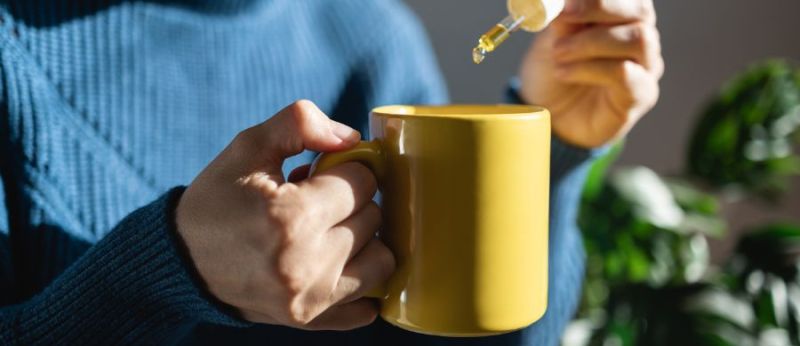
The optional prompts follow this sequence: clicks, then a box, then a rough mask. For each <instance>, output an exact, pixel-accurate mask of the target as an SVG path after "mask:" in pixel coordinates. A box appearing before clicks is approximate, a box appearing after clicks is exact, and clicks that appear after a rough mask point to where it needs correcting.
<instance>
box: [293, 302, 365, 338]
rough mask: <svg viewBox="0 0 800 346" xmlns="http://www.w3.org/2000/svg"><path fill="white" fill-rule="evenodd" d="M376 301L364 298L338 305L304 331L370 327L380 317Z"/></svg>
mask: <svg viewBox="0 0 800 346" xmlns="http://www.w3.org/2000/svg"><path fill="white" fill-rule="evenodd" d="M378 311H379V310H378V304H377V303H376V302H375V300H374V299H370V298H362V299H359V300H356V301H353V302H349V303H347V304H342V305H336V306H332V307H330V308H329V309H328V310H326V311H325V312H323V313H322V315H319V317H317V318H315V319H314V320H312V321H311V322H309V323H308V325H306V326H305V327H302V329H308V330H350V329H355V328H358V327H363V326H366V325H369V324H370V323H372V322H373V321H375V318H376V317H377V316H378Z"/></svg>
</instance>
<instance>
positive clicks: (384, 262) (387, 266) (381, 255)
mask: <svg viewBox="0 0 800 346" xmlns="http://www.w3.org/2000/svg"><path fill="white" fill-rule="evenodd" d="M376 241H377V240H376ZM380 245H381V246H380V250H379V251H378V252H377V258H376V263H377V264H378V266H379V267H380V269H381V272H382V273H383V274H384V275H386V276H388V275H389V274H391V273H392V272H394V270H395V267H396V265H397V263H396V262H395V258H394V254H392V251H391V250H389V248H388V247H386V245H383V243H380Z"/></svg>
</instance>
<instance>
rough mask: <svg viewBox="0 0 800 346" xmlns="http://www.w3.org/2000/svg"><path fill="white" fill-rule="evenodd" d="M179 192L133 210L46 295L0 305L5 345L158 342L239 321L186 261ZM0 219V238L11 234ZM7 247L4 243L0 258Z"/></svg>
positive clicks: (0, 327)
mask: <svg viewBox="0 0 800 346" xmlns="http://www.w3.org/2000/svg"><path fill="white" fill-rule="evenodd" d="M182 192H183V189H182V188H175V189H173V190H171V191H169V192H168V193H166V194H164V195H163V196H162V197H161V198H159V199H158V200H156V201H154V202H152V203H150V204H149V205H147V206H144V207H142V208H140V209H138V210H136V211H135V212H133V213H131V214H130V215H128V216H127V217H126V218H125V219H123V220H122V221H121V222H120V223H119V224H118V225H117V226H116V227H115V228H114V229H113V230H112V231H111V232H110V233H109V234H108V235H107V236H106V237H105V238H103V239H102V240H101V241H100V242H98V243H97V244H95V245H94V246H92V247H91V248H90V249H89V250H88V251H87V252H86V253H85V254H84V255H83V256H81V257H80V258H79V259H78V260H77V261H76V262H75V263H73V264H72V265H71V266H70V267H68V268H67V269H66V270H65V272H64V273H62V274H61V275H60V276H59V277H57V278H56V279H55V280H54V281H53V282H52V283H51V284H50V285H49V286H48V287H46V288H45V289H44V290H43V291H42V292H41V293H39V294H38V295H36V296H34V297H33V298H31V299H29V300H28V301H25V302H22V303H20V304H17V305H11V306H5V307H2V308H0V344H3V345H6V344H20V345H34V344H117V343H123V344H132V343H136V344H139V343H160V342H163V341H164V338H165V337H166V336H167V335H174V333H175V331H176V330H179V329H180V328H181V327H182V326H184V325H190V324H192V323H194V322H198V321H205V322H214V323H219V324H226V325H237V324H239V322H237V321H236V320H235V319H234V318H231V317H229V316H228V315H226V314H225V313H223V312H222V311H221V310H219V309H218V308H217V307H215V306H214V304H213V303H211V300H210V299H209V297H206V296H204V293H203V292H202V290H200V289H199V288H198V287H200V286H199V285H198V282H197V280H196V279H195V277H194V273H193V272H192V271H191V268H190V267H188V266H186V265H184V261H183V260H182V258H181V249H180V247H181V245H180V243H179V241H178V239H177V235H176V234H175V230H174V228H175V226H174V221H173V220H174V218H173V213H174V207H175V204H176V203H177V200H178V198H179V196H180V195H181V193H182ZM0 203H2V202H1V200H0ZM0 207H3V205H2V204H0ZM0 210H3V212H0V214H5V208H0ZM3 219H4V220H2V221H0V226H2V227H4V228H5V229H1V230H0V237H5V236H6V235H7V234H9V233H10V232H9V229H8V222H5V219H6V218H3ZM9 252H10V249H9V248H8V242H7V241H0V256H5V255H6V254H8V253H9ZM31 255H34V254H31ZM2 259H3V261H4V262H5V260H6V259H5V258H2ZM3 266H5V264H3ZM2 269H5V268H0V270H2ZM8 274H9V273H8V272H7V271H5V270H2V271H0V275H4V276H6V275H8ZM8 282H11V279H10V278H8V277H2V278H0V285H3V284H7V283H8ZM0 287H2V286H0ZM4 292H8V291H5V290H4Z"/></svg>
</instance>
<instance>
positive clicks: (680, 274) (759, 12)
mask: <svg viewBox="0 0 800 346" xmlns="http://www.w3.org/2000/svg"><path fill="white" fill-rule="evenodd" d="M406 2H407V3H408V4H409V5H410V7H411V8H412V9H413V10H415V11H416V12H417V13H418V15H419V16H420V18H421V20H422V22H423V23H424V24H425V26H426V27H427V29H428V32H429V35H430V37H431V39H432V41H433V47H434V49H435V50H436V53H437V54H438V58H439V64H440V66H441V68H442V70H443V72H444V74H445V77H446V79H447V82H448V84H449V89H450V94H451V98H452V100H453V102H460V103H497V102H503V92H504V91H505V88H506V86H507V83H508V80H509V78H510V77H512V76H514V75H515V74H516V72H517V68H518V66H519V62H520V60H521V59H522V57H523V56H524V53H525V51H526V50H527V48H528V46H529V45H530V42H531V40H532V38H533V37H532V36H531V35H530V34H527V33H517V34H515V35H513V36H512V37H511V38H510V39H509V41H508V42H507V43H505V44H504V45H503V46H502V47H501V48H500V49H499V50H498V51H496V52H495V53H493V54H491V55H490V56H489V57H488V58H487V59H486V61H485V62H484V63H483V64H481V65H479V66H476V65H474V64H473V63H472V62H471V59H470V50H471V48H472V47H473V45H474V44H475V42H476V40H477V38H478V36H479V35H480V34H481V33H482V32H483V31H484V30H486V29H487V28H489V27H490V26H492V25H493V24H494V23H496V22H497V21H498V20H499V19H500V18H502V17H504V16H505V15H506V10H505V2H504V1H501V0H435V1H431V0H406ZM655 5H656V9H657V11H658V15H659V22H658V27H659V29H660V31H661V35H662V44H663V55H664V58H665V61H666V74H665V75H664V78H663V80H662V82H661V88H662V89H661V91H662V93H661V99H660V101H659V103H658V105H657V106H656V108H655V109H654V110H653V111H652V112H651V113H650V114H649V115H647V116H646V117H645V118H644V119H643V120H642V121H641V122H639V124H638V125H637V126H636V128H635V129H634V130H633V132H632V133H631V134H630V135H629V136H628V138H627V140H626V141H625V143H624V144H620V145H617V146H616V147H615V148H614V150H612V151H611V153H610V154H609V155H607V156H606V157H604V158H603V159H601V160H599V161H598V162H597V163H596V164H594V166H593V167H592V169H591V171H590V174H589V178H588V180H587V184H586V186H585V187H584V193H583V200H582V206H581V213H580V216H579V220H578V222H579V225H580V226H581V232H582V234H583V239H584V244H585V247H586V253H587V272H586V279H585V284H584V290H583V295H582V302H581V306H580V308H579V311H578V313H577V315H576V316H575V319H574V321H573V323H571V325H570V327H569V328H568V329H567V332H566V333H565V336H564V339H563V343H564V345H568V346H572V345H575V346H577V345H598V346H600V345H602V346H609V345H615V346H616V345H619V346H627V345H714V346H717V345H720V346H724V345H731V346H733V345H737V346H738V345H754V346H767V345H770V346H771V345H800V179H798V177H800V69H798V67H800V39H798V36H797V35H798V31H799V30H798V29H800V24H798V19H800V18H799V17H800V1H798V0H763V1H762V0H716V1H714V0H712V1H668V0H665V1H656V3H655ZM623 147H624V148H623ZM556 275H557V274H556Z"/></svg>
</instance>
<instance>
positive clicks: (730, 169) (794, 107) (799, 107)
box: [688, 61, 800, 199]
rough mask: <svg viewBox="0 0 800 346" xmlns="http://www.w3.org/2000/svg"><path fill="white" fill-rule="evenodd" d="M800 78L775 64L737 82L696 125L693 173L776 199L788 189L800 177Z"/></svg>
mask: <svg viewBox="0 0 800 346" xmlns="http://www.w3.org/2000/svg"><path fill="white" fill-rule="evenodd" d="M799 76H800V72H797V71H795V70H794V69H792V67H791V66H790V65H789V64H788V63H786V62H782V61H769V62H766V63H763V64H759V65H756V66H754V67H753V68H751V69H750V70H748V71H746V72H745V73H743V74H742V75H741V76H739V77H737V78H735V79H734V80H733V81H731V82H730V83H729V84H728V85H727V86H726V87H725V88H724V89H723V90H722V92H721V94H720V95H719V97H717V98H716V99H715V100H713V101H712V102H711V103H710V104H709V106H708V107H707V109H706V110H705V112H703V114H702V116H701V117H700V121H699V122H698V124H697V126H696V127H695V130H694V133H693V134H692V137H691V142H690V145H689V153H688V157H689V165H688V166H689V173H690V174H691V175H694V176H696V177H699V178H701V179H703V180H705V181H706V182H707V183H709V184H711V185H713V186H717V187H721V186H732V185H735V186H739V187H742V188H745V189H747V190H748V192H751V193H755V194H758V195H761V196H763V197H767V198H770V199H773V198H774V197H775V195H776V194H778V193H780V191H782V190H784V189H785V187H786V184H787V177H790V176H793V175H797V174H798V173H800V158H798V157H797V156H796V155H795V154H794V153H793V151H794V150H793V147H792V146H793V144H792V141H793V138H792V137H793V136H794V135H795V134H796V133H797V129H798V127H800V77H799ZM795 140H796V137H795Z"/></svg>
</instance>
